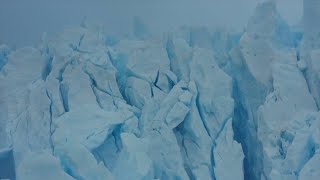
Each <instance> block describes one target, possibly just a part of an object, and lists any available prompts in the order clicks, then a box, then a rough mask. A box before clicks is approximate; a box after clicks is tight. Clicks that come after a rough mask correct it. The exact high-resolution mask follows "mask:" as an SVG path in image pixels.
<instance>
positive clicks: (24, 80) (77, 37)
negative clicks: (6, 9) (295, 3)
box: [0, 0, 320, 180]
mask: <svg viewBox="0 0 320 180" xmlns="http://www.w3.org/2000/svg"><path fill="white" fill-rule="evenodd" d="M319 8H320V5H319V2H318V1H317V0H305V1H304V11H305V12H304V18H303V22H304V23H303V26H304V27H303V31H297V30H296V29H294V28H293V27H290V26H289V25H288V24H286V22H285V21H284V20H283V19H282V18H281V16H280V14H279V13H278V12H277V9H276V4H275V1H272V0H270V1H266V2H263V3H260V4H259V5H258V6H257V8H256V11H255V12H254V14H253V15H252V18H250V20H249V22H248V25H247V27H246V29H245V30H244V31H243V32H233V31H227V30H224V29H209V28H206V27H181V28H178V29H176V30H173V31H172V32H170V33H166V34H164V35H160V36H153V35H151V34H149V32H148V28H147V26H146V25H145V24H144V23H143V22H142V21H141V20H140V19H139V18H138V17H136V18H135V20H134V23H133V25H134V33H133V34H134V35H133V36H130V37H121V36H119V37H118V36H117V37H115V36H112V35H110V34H107V33H106V32H105V31H104V29H103V28H98V27H97V26H93V25H88V24H86V22H83V23H82V25H81V26H80V27H72V28H67V29H65V30H64V31H63V32H61V33H60V34H58V35H57V36H55V37H51V38H47V37H46V36H44V37H43V38H42V42H41V44H40V45H39V46H37V47H25V48H21V49H12V48H10V47H7V46H6V45H0V179H8V178H9V179H18V180H20V179H21V180H43V179H61V180H71V179H79V180H100V179H101V180H105V179H107V180H109V179H110V180H112V179H114V180H118V179H119V180H131V179H137V180H139V179H141V180H150V179H161V180H185V179H192V180H193V179H199V180H207V179H213V180H234V179H249V180H251V179H252V180H260V179H263V180H269V179H270V180H298V179H299V180H317V179H319V177H320V170H319V167H320V112H319V105H320V74H319V72H320V63H319V61H318V60H319V58H320V46H319V32H320V28H319V24H318V23H316V22H317V19H319V18H320V13H319V11H320V9H319Z"/></svg>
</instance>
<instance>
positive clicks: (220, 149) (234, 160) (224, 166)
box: [213, 119, 244, 180]
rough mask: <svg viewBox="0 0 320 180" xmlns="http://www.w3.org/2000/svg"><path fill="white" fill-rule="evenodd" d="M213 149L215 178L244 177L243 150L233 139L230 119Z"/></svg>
mask: <svg viewBox="0 0 320 180" xmlns="http://www.w3.org/2000/svg"><path fill="white" fill-rule="evenodd" d="M216 144H217V145H216V147H215V148H214V150H213V153H214V158H215V159H214V160H215V162H214V163H215V168H214V170H215V176H216V179H230V180H231V179H239V180H240V179H244V176H243V171H242V169H243V168H242V167H243V158H244V155H243V152H242V148H241V145H240V144H239V143H238V142H236V141H234V140H233V130H232V121H231V119H230V120H228V122H227V123H226V125H225V127H224V129H223V130H222V132H221V134H220V136H219V138H218V139H217V141H216Z"/></svg>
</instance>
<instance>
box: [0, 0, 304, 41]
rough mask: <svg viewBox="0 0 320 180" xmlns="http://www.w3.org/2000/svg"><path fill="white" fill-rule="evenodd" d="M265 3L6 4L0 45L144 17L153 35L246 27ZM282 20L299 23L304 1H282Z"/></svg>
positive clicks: (12, 0) (34, 0)
mask: <svg viewBox="0 0 320 180" xmlns="http://www.w3.org/2000/svg"><path fill="white" fill-rule="evenodd" d="M258 1H261V0H0V44H2V43H5V44H9V45H10V46H18V47H21V46H26V45H32V44H36V43H37V42H38V41H39V39H40V37H41V34H42V33H43V32H47V33H48V35H49V36H50V35H51V36H52V35H54V34H55V33H57V32H60V31H62V30H63V28H64V27H65V26H70V25H79V24H80V22H81V21H82V19H83V18H84V17H85V16H87V21H89V22H93V23H103V24H105V25H106V27H107V28H108V30H109V31H110V32H122V33H123V32H126V31H129V30H130V27H131V25H132V17H133V16H139V17H141V19H142V20H143V21H144V22H145V23H146V24H147V25H148V26H149V29H150V30H151V31H153V32H159V31H160V32H161V31H167V30H170V29H172V28H174V27H178V26H181V25H195V26H210V27H216V26H219V27H221V26H222V27H226V28H233V29H243V27H244V26H245V25H246V23H247V20H248V18H249V17H250V15H252V13H253V11H254V8H255V6H256V4H257V2H258ZM278 9H279V11H280V13H281V14H282V16H283V17H284V18H285V19H286V20H287V21H288V22H289V23H290V24H295V23H297V22H298V21H299V20H300V17H301V14H302V0H278Z"/></svg>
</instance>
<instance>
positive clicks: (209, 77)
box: [167, 37, 243, 179]
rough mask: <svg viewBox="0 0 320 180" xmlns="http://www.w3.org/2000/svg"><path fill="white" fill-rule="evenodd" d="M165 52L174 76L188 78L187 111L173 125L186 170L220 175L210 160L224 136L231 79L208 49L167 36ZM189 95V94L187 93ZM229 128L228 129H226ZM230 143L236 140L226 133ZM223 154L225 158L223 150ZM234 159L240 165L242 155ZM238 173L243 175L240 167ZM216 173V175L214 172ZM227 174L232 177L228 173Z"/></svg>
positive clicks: (197, 174)
mask: <svg viewBox="0 0 320 180" xmlns="http://www.w3.org/2000/svg"><path fill="white" fill-rule="evenodd" d="M167 52H168V56H169V58H170V61H171V65H172V66H171V67H172V70H173V72H175V73H176V74H179V75H178V79H182V80H189V81H190V83H189V85H188V89H189V91H190V95H188V96H190V97H192V98H191V99H190V98H188V99H190V100H188V101H189V103H188V104H190V105H189V106H190V108H191V109H190V112H189V114H188V115H187V116H186V119H185V121H184V122H183V123H182V124H181V125H179V126H178V127H177V130H176V136H177V139H178V141H179V142H180V144H181V145H180V146H181V147H182V152H183V154H184V159H185V162H186V166H187V168H186V171H187V173H188V175H189V177H191V178H195V179H211V178H216V179H220V178H221V179H223V176H224V174H225V173H226V172H223V171H222V169H220V168H217V169H214V167H215V166H218V165H216V164H215V162H214V160H215V158H217V157H216V155H217V154H213V151H214V150H215V144H216V145H217V147H219V146H220V147H221V146H223V145H222V144H219V140H217V139H219V138H226V137H225V135H226V134H225V133H221V132H222V131H223V129H224V128H225V125H226V124H227V122H229V124H231V122H232V116H233V108H234V101H233V99H232V97H231V95H232V79H231V77H230V76H228V75H227V74H226V73H224V72H223V71H222V70H221V69H220V68H219V66H218V63H217V62H216V61H215V60H214V54H213V53H212V51H210V50H207V49H203V48H199V47H194V48H192V47H190V46H189V45H188V44H187V43H186V41H185V40H183V39H180V38H176V39H175V38H171V37H170V38H169V40H168V42H167ZM191 95H193V96H191ZM230 131H232V129H231V130H230ZM229 138H230V139H231V140H230V139H229V140H230V141H231V142H232V143H236V142H235V141H234V140H233V135H232V137H229ZM230 152H231V153H234V154H235V155H237V153H239V154H242V148H241V147H240V151H239V149H232V150H230ZM223 158H226V159H228V158H229V157H226V156H225V154H224V155H223ZM237 160H238V164H237V165H236V166H238V165H240V166H239V167H235V168H240V169H242V159H241V157H240V159H237ZM240 171H241V173H240V175H241V176H243V172H242V170H240ZM216 173H218V174H219V177H217V176H216ZM229 178H231V179H232V176H230V177H229Z"/></svg>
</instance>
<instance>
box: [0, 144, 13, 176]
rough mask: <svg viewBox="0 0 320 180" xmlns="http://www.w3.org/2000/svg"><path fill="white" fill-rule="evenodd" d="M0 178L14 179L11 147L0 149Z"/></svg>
mask: <svg viewBox="0 0 320 180" xmlns="http://www.w3.org/2000/svg"><path fill="white" fill-rule="evenodd" d="M0 179H10V180H15V179H16V173H15V166H14V158H13V151H12V149H11V148H6V149H0Z"/></svg>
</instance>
